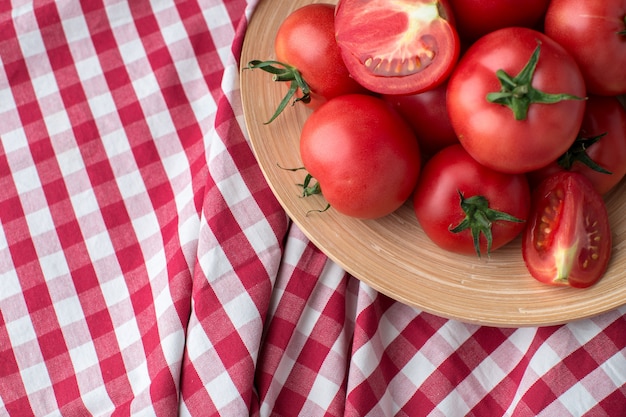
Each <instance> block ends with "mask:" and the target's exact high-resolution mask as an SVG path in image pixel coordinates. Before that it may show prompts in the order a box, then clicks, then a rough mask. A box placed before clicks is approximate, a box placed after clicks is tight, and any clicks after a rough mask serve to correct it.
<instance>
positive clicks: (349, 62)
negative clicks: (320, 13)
mask: <svg viewBox="0 0 626 417" xmlns="http://www.w3.org/2000/svg"><path fill="white" fill-rule="evenodd" d="M451 20H453V15H452V13H451V10H450V7H449V5H448V3H447V1H444V0H414V1H406V0H370V1H362V0H339V3H338V4H337V11H336V15H335V31H336V38H337V44H338V45H339V49H340V50H341V55H342V56H343V60H344V62H345V64H346V66H347V68H348V71H349V72H350V74H352V76H353V77H354V78H355V79H356V80H357V81H358V82H359V83H360V84H361V85H363V86H365V87H366V88H368V89H369V90H371V91H374V92H377V93H382V94H413V93H417V92H421V91H425V90H427V89H429V88H432V87H434V86H436V85H438V84H440V83H442V82H443V81H444V80H445V79H446V78H447V77H448V75H449V74H450V72H451V71H452V68H453V67H454V65H455V63H456V62H457V59H458V57H459V49H460V42H459V37H458V34H457V32H456V29H455V28H454V26H453V23H452V21H451Z"/></svg>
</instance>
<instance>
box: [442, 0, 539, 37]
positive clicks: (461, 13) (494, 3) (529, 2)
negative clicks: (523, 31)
mask: <svg viewBox="0 0 626 417" xmlns="http://www.w3.org/2000/svg"><path fill="white" fill-rule="evenodd" d="M450 3H451V5H452V10H453V12H454V15H455V16H458V17H459V18H458V19H456V21H457V22H456V23H457V31H458V32H459V35H460V36H461V38H463V39H464V40H467V41H468V42H473V41H475V40H476V39H478V38H479V37H481V36H483V35H486V34H487V33H489V32H493V31H495V30H497V29H502V28H505V27H510V26H522V27H529V28H533V27H536V26H537V25H538V24H540V23H542V22H543V18H544V15H545V13H546V10H547V9H548V4H549V3H550V0H524V1H519V0H450Z"/></svg>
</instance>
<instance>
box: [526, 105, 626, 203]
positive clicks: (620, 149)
mask: <svg viewBox="0 0 626 417" xmlns="http://www.w3.org/2000/svg"><path fill="white" fill-rule="evenodd" d="M604 133H606V135H604V136H603V137H601V138H600V139H599V140H598V141H597V142H596V143H594V144H592V145H590V146H589V147H588V148H587V155H588V156H589V158H591V160H593V161H594V162H595V163H596V164H598V165H599V166H601V167H602V168H604V169H606V170H607V171H609V172H611V174H606V173H602V172H598V171H596V170H593V169H592V168H590V167H589V166H587V165H585V164H583V163H582V162H578V161H577V162H575V163H574V164H573V165H572V166H571V168H570V170H571V171H574V172H579V173H581V174H583V175H584V176H585V177H587V178H588V179H589V180H590V181H591V183H592V184H593V186H594V188H595V189H596V190H597V191H598V192H599V193H600V194H602V195H604V194H607V193H608V192H609V191H611V190H612V189H613V188H614V187H615V186H616V185H617V184H618V183H619V182H620V181H622V179H623V178H624V176H626V110H625V109H624V107H622V105H621V104H620V102H619V101H618V100H617V98H615V97H608V96H606V97H605V96H589V98H588V100H587V105H586V108H585V116H584V118H583V122H582V126H581V129H580V133H579V137H581V138H592V137H595V136H598V135H601V134H604ZM563 169H564V168H561V167H560V166H559V164H558V163H557V162H556V161H555V162H553V163H551V164H549V165H547V166H546V167H544V168H541V169H539V170H538V171H533V172H531V173H529V175H528V177H529V180H530V181H531V184H532V185H536V184H538V183H539V182H541V181H542V180H543V179H545V178H546V177H548V176H550V175H553V174H554V173H556V172H557V171H561V170H563Z"/></svg>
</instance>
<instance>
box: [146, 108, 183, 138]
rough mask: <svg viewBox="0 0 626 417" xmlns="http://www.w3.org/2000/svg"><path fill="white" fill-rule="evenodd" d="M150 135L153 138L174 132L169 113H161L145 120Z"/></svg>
mask: <svg viewBox="0 0 626 417" xmlns="http://www.w3.org/2000/svg"><path fill="white" fill-rule="evenodd" d="M146 122H147V123H148V127H150V133H152V136H153V137H155V138H159V137H161V136H164V135H167V134H170V133H174V132H176V127H175V126H174V122H172V117H171V116H170V112H169V111H162V112H159V113H156V114H153V115H151V116H149V117H147V118H146Z"/></svg>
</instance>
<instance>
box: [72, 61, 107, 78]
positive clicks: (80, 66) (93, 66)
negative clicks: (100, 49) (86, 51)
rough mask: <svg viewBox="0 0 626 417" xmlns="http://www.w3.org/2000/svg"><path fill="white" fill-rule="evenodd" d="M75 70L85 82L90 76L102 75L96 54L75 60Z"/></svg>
mask: <svg viewBox="0 0 626 417" xmlns="http://www.w3.org/2000/svg"><path fill="white" fill-rule="evenodd" d="M74 66H75V67H76V72H78V76H79V77H80V79H81V80H82V81H83V82H85V81H86V80H89V79H91V78H94V77H97V76H100V75H102V67H101V66H100V61H99V60H98V57H97V56H90V57H87V58H85V59H81V60H77V61H76V62H75V63H74Z"/></svg>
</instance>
